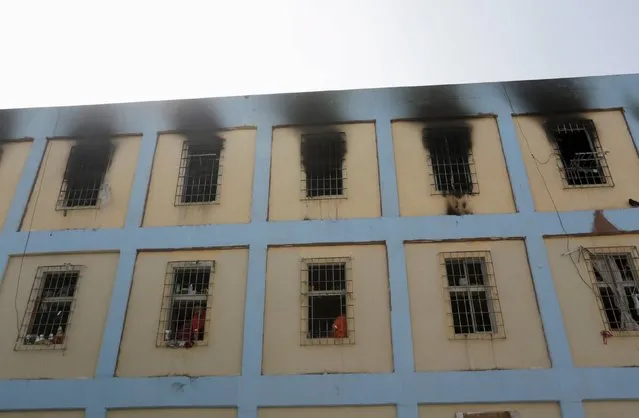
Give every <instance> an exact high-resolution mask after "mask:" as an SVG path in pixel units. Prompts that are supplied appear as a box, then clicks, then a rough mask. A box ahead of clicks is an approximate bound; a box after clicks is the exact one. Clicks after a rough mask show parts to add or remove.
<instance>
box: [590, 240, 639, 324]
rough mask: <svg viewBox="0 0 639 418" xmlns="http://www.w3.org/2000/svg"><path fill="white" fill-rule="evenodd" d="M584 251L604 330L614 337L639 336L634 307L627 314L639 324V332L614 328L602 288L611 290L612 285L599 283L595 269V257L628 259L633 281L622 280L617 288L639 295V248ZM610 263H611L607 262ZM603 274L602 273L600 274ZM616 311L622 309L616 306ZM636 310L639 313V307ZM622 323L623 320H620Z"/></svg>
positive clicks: (622, 247) (608, 248)
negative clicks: (632, 289)
mask: <svg viewBox="0 0 639 418" xmlns="http://www.w3.org/2000/svg"><path fill="white" fill-rule="evenodd" d="M585 250H586V251H584V254H585V260H586V265H587V268H588V274H589V276H590V279H591V283H592V290H593V293H594V295H595V299H596V301H597V307H598V308H599V313H600V316H601V320H602V323H603V326H604V330H606V331H609V332H611V333H612V335H614V336H639V321H637V320H635V319H634V318H632V313H631V310H632V307H630V306H629V310H628V312H627V314H628V315H630V316H631V318H632V319H633V320H634V321H635V322H636V323H637V330H632V329H627V328H613V327H612V325H611V323H610V321H609V319H608V315H607V313H606V307H605V303H604V300H603V299H604V298H603V295H602V294H601V289H602V288H610V285H609V284H607V283H605V281H603V282H602V281H599V280H598V279H597V274H596V273H595V267H594V264H593V258H594V257H614V256H624V257H626V259H627V262H628V264H629V266H630V267H631V270H630V274H631V275H632V280H628V281H626V280H622V281H621V282H620V283H619V282H616V281H615V283H618V285H617V286H619V287H620V288H623V289H624V292H625V289H627V288H634V289H635V294H639V270H638V269H637V267H638V265H639V264H638V261H639V253H638V252H637V247H633V246H611V247H591V248H586V249H585ZM607 262H608V263H610V261H607ZM599 274H601V273H599ZM615 307H616V309H617V310H619V311H621V307H620V306H619V305H618V304H616V306H615ZM635 310H637V311H639V307H636V308H635ZM620 321H621V318H620Z"/></svg>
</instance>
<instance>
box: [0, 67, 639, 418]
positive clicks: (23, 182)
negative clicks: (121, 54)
mask: <svg viewBox="0 0 639 418" xmlns="http://www.w3.org/2000/svg"><path fill="white" fill-rule="evenodd" d="M0 137H1V139H2V143H1V145H0V150H1V154H0V155H1V156H0V185H1V187H0V277H2V282H1V283H0V333H1V335H2V338H0V379H1V380H0V418H5V417H19V418H20V417H34V418H42V417H87V418H104V417H109V418H125V417H126V418H128V417H135V418H145V417H175V416H179V417H186V418H197V417H218V418H227V417H228V418H232V417H238V416H239V417H241V418H257V417H259V418H287V417H294V416H300V415H304V416H309V417H317V418H323V417H337V418H355V417H359V416H368V417H375V418H395V417H396V418H418V417H419V418H453V417H456V418H460V417H467V418H471V417H472V418H490V417H499V418H503V417H521V418H534V417H544V418H559V417H564V418H584V417H586V418H608V417H613V416H614V417H621V418H630V417H637V416H639V387H638V386H637V384H636V382H638V381H639V371H638V369H636V367H637V366H639V270H638V268H639V255H638V253H637V247H639V212H638V211H639V209H636V208H634V206H636V205H639V203H636V202H635V201H634V200H633V198H636V199H638V200H639V187H638V186H637V185H638V183H637V179H639V156H638V154H637V145H638V144H637V141H639V139H637V138H639V75H628V76H615V77H597V78H584V79H573V80H555V81H549V80H546V81H534V82H532V81H531V82H517V83H495V84H477V85H458V86H442V87H415V88H396V89H380V90H362V91H344V92H324V93H307V94H284V95H274V96H257V97H233V98H222V99H205V100H195V101H184V102H158V103H138V104H119V105H109V106H90V107H77V108H48V109H25V110H10V111H2V112H0Z"/></svg>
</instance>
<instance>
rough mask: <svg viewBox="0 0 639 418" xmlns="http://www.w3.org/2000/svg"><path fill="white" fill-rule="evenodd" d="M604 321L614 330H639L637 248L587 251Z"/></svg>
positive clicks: (609, 328)
mask: <svg viewBox="0 0 639 418" xmlns="http://www.w3.org/2000/svg"><path fill="white" fill-rule="evenodd" d="M587 251H588V262H589V267H590V271H591V274H592V278H593V283H594V285H595V286H596V288H597V293H598V295H599V301H600V305H599V306H600V309H601V313H602V318H603V320H604V323H605V324H606V326H607V328H608V330H610V331H621V332H624V331H639V280H638V279H639V274H637V273H638V272H637V267H636V266H637V264H636V261H637V254H636V250H635V249H633V248H625V249H624V248H614V247H612V248H596V249H591V250H587Z"/></svg>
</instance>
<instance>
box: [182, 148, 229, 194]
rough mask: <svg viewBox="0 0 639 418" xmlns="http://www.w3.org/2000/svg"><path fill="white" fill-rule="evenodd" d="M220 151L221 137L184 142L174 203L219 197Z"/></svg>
mask: <svg viewBox="0 0 639 418" xmlns="http://www.w3.org/2000/svg"><path fill="white" fill-rule="evenodd" d="M221 154H222V142H221V141H212V142H210V143H189V142H185V143H184V145H183V146H182V158H181V160H180V171H179V175H178V187H177V190H176V193H175V205H188V204H203V203H214V202H216V201H218V200H219V191H220V180H221V170H220V161H221Z"/></svg>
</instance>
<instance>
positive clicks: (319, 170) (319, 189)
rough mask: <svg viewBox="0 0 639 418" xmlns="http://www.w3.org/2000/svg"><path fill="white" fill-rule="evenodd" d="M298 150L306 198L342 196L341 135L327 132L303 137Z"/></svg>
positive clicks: (342, 153)
mask: <svg viewBox="0 0 639 418" xmlns="http://www.w3.org/2000/svg"><path fill="white" fill-rule="evenodd" d="M301 151H302V152H301V153H302V166H303V168H304V174H305V180H304V182H305V184H304V190H305V192H306V197H307V198H314V197H330V196H343V195H344V191H345V188H344V174H345V170H344V157H345V155H346V140H345V138H344V134H343V133H339V132H329V133H321V134H306V135H303V136H302V144H301Z"/></svg>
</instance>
